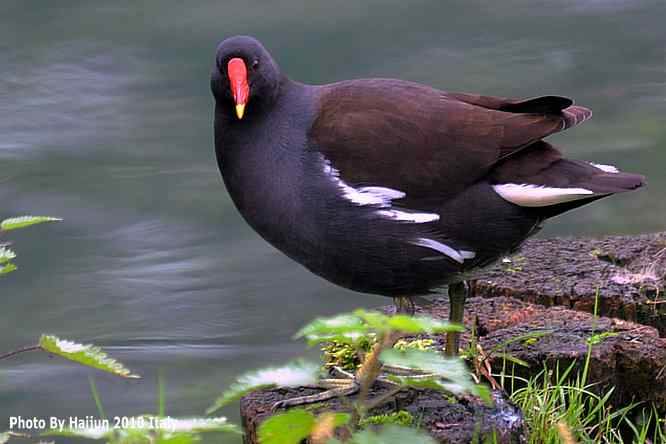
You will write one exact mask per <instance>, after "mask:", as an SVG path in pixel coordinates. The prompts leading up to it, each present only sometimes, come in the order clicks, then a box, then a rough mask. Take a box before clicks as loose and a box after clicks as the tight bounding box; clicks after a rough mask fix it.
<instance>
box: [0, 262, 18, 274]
mask: <svg viewBox="0 0 666 444" xmlns="http://www.w3.org/2000/svg"><path fill="white" fill-rule="evenodd" d="M14 270H16V265H14V264H13V263H11V262H7V263H6V264H5V265H3V267H2V268H0V274H7V273H11V272H12V271H14Z"/></svg>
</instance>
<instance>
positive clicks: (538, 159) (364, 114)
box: [211, 36, 644, 354]
mask: <svg viewBox="0 0 666 444" xmlns="http://www.w3.org/2000/svg"><path fill="white" fill-rule="evenodd" d="M211 89H212V92H213V95H214V96H215V152H216V154H217V161H218V165H219V168H220V171H221V173H222V176H223V178H224V182H225V184H226V187H227V190H228V191H229V194H230V195H231V198H232V199H233V201H234V203H235V205H236V206H237V207H238V210H239V211H240V213H241V214H242V216H243V217H244V218H245V220H246V221H247V222H248V223H249V224H250V225H251V226H252V227H253V228H254V229H255V230H256V231H257V232H258V233H259V234H260V235H261V236H262V237H263V238H264V239H266V240H267V241H268V242H270V243H271V244H273V245H274V246H275V247H277V248H278V249H280V250H281V251H283V252H284V253H285V254H287V255H288V256H289V257H291V258H292V259H294V260H296V261H297V262H299V263H301V264H302V265H304V266H305V267H306V268H308V269H309V270H310V271H312V272H313V273H316V274H318V275H319V276H322V277H324V278H325V279H328V280H329V281H331V282H334V283H336V284H338V285H341V286H343V287H346V288H350V289H352V290H356V291H360V292H366V293H375V294H380V295H385V296H392V297H394V298H397V297H403V298H409V297H413V296H417V295H423V294H426V293H430V292H431V291H432V290H433V289H434V288H436V287H439V286H442V285H446V284H448V285H449V295H450V298H451V305H452V309H451V318H452V320H453V321H457V322H460V321H461V320H462V307H463V304H464V297H465V292H466V286H465V285H464V282H465V280H467V279H469V278H470V277H471V276H474V273H475V272H477V271H478V270H480V269H481V268H482V267H484V266H487V265H489V264H491V263H493V262H494V261H496V260H497V259H498V258H501V257H502V256H504V255H506V254H507V253H510V252H511V251H512V250H515V249H516V248H517V247H518V246H519V245H520V244H521V243H522V242H523V241H524V240H525V239H526V238H527V237H529V236H531V235H533V234H534V233H536V232H537V231H538V230H539V228H540V227H541V224H542V223H543V221H544V220H546V219H548V218H551V217H553V216H557V215H558V214H562V213H564V212H565V211H568V210H571V209H573V208H576V207H579V206H581V205H585V204H588V203H590V202H593V201H595V200H597V199H600V198H602V197H606V196H609V195H611V194H615V193H619V192H623V191H628V190H633V189H635V188H638V187H640V186H642V185H643V184H644V178H643V176H640V175H637V174H629V173H623V172H620V171H618V170H617V168H615V167H613V166H610V165H599V164H595V163H591V162H584V161H580V160H570V159H565V158H563V157H562V154H561V153H560V151H558V150H557V149H555V148H554V147H553V146H552V145H550V144H549V143H547V142H545V141H543V140H542V139H543V138H544V137H546V136H548V135H550V134H554V133H557V132H560V131H563V130H566V129H567V128H571V127H573V126H575V125H578V124H580V123H582V122H584V121H585V120H587V119H589V118H590V116H591V115H592V113H591V112H590V110H588V109H587V108H584V107H582V106H575V105H573V101H572V100H570V99H568V98H565V97H558V96H544V97H537V98H532V99H527V100H520V99H507V98H501V97H491V96H481V95H474V94H463V93H450V92H445V91H440V90H437V89H434V88H431V87H429V86H425V85H421V84H418V83H413V82H408V81H404V80H393V79H360V80H348V81H342V82H338V83H332V84H328V85H306V84H303V83H299V82H296V81H293V80H291V79H289V78H288V77H286V76H285V75H284V74H283V73H282V72H281V71H280V68H279V66H278V65H277V63H276V62H275V60H274V59H273V58H272V57H271V55H270V54H269V53H268V51H267V50H266V49H265V48H264V47H263V46H262V44H261V43H259V42H258V41H257V40H255V39H254V38H252V37H246V36H236V37H230V38H228V39H226V40H224V41H223V42H222V43H220V45H219V46H218V48H217V54H216V58H215V66H214V68H213V72H212V77H211ZM447 351H448V353H449V354H451V353H454V352H456V351H457V340H456V339H455V337H452V338H450V339H449V342H448V344H447Z"/></svg>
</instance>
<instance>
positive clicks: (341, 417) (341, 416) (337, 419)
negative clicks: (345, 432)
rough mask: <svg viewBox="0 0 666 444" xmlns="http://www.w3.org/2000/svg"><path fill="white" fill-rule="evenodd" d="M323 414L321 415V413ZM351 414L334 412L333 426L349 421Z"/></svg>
mask: <svg viewBox="0 0 666 444" xmlns="http://www.w3.org/2000/svg"><path fill="white" fill-rule="evenodd" d="M320 416H321V415H320ZM350 419H351V415H350V414H349V413H337V412H334V413H333V427H340V426H343V425H345V424H347V423H348V422H349V420H350Z"/></svg>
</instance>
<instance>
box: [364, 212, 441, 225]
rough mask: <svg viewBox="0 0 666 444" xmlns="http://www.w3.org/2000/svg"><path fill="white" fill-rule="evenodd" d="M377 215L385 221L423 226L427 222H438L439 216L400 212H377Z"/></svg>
mask: <svg viewBox="0 0 666 444" xmlns="http://www.w3.org/2000/svg"><path fill="white" fill-rule="evenodd" d="M377 214H379V215H380V216H383V217H385V218H387V219H392V220H397V221H403V222H413V223H417V224H424V223H427V222H435V221H436V220H439V214H435V213H408V212H406V211H400V210H377Z"/></svg>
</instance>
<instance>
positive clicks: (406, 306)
mask: <svg viewBox="0 0 666 444" xmlns="http://www.w3.org/2000/svg"><path fill="white" fill-rule="evenodd" d="M393 304H395V314H407V315H410V316H413V315H414V313H415V312H416V306H415V305H414V301H412V299H411V298H409V297H404V296H396V297H394V298H393Z"/></svg>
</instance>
